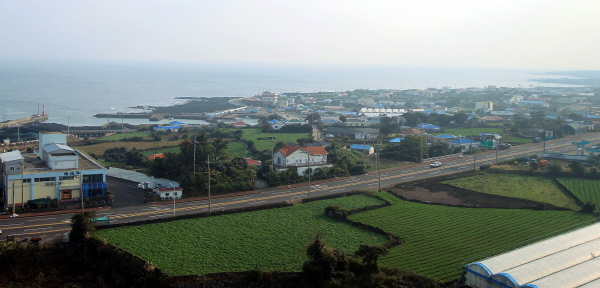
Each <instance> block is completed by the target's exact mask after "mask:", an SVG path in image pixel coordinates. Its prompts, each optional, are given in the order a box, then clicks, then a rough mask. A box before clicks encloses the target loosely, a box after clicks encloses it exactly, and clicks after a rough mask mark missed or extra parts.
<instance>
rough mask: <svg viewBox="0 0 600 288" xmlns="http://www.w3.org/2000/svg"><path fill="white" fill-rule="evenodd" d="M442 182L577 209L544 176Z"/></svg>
mask: <svg viewBox="0 0 600 288" xmlns="http://www.w3.org/2000/svg"><path fill="white" fill-rule="evenodd" d="M443 183H444V184H448V185H452V186H456V187H460V188H464V189H469V190H473V191H478V192H482V193H487V194H494V195H501V196H507V197H515V198H521V199H528V200H533V201H538V202H544V203H548V204H552V205H555V206H558V207H564V208H568V209H572V210H579V206H578V205H577V204H576V203H575V200H574V199H572V198H571V197H569V196H567V195H565V193H563V192H562V191H561V190H560V188H559V187H558V186H557V185H556V183H554V182H553V181H552V179H549V178H545V177H534V176H520V175H513V174H484V175H477V176H472V177H465V178H459V179H454V180H449V181H445V182H443Z"/></svg>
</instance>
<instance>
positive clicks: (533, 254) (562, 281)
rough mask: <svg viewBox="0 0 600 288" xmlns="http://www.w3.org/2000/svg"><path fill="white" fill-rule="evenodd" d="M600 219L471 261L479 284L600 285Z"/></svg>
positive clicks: (533, 287) (470, 279)
mask: <svg viewBox="0 0 600 288" xmlns="http://www.w3.org/2000/svg"><path fill="white" fill-rule="evenodd" d="M599 256H600V223H597V224H593V225H590V226H587V227H584V228H580V229H577V230H575V231H572V232H569V233H565V234H562V235H560V236H556V237H553V238H550V239H546V240H543V241H540V242H536V243H533V244H530V245H527V246H525V247H522V248H519V249H516V250H513V251H510V252H507V253H504V254H500V255H497V256H494V257H491V258H488V259H484V260H482V261H479V262H476V263H471V264H467V265H466V266H465V267H464V268H463V270H465V272H466V284H467V285H469V286H471V287H475V288H498V287H509V288H512V287H530V288H557V287H578V288H591V287H600V257H599Z"/></svg>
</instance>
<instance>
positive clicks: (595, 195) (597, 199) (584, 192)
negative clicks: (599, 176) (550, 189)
mask: <svg viewBox="0 0 600 288" xmlns="http://www.w3.org/2000/svg"><path fill="white" fill-rule="evenodd" d="M556 181H558V182H560V184H562V185H563V186H565V187H566V188H567V189H569V191H571V193H573V195H575V197H577V198H579V200H581V202H583V203H587V202H592V203H596V210H598V206H599V204H600V180H590V179H573V178H557V179H556Z"/></svg>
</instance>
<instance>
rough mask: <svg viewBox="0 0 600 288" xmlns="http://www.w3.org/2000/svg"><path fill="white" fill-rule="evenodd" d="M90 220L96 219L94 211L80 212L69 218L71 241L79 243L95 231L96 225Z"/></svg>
mask: <svg viewBox="0 0 600 288" xmlns="http://www.w3.org/2000/svg"><path fill="white" fill-rule="evenodd" d="M86 200H87V199H86ZM92 218H96V212H95V211H85V212H80V213H77V214H75V215H73V217H71V236H70V240H71V241H73V242H81V241H83V240H85V239H87V238H89V237H90V236H91V235H92V233H94V231H96V224H94V222H92Z"/></svg>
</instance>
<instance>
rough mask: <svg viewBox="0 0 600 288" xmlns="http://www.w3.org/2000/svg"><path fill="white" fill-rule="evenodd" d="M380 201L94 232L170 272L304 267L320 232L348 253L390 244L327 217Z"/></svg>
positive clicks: (345, 200) (359, 199)
mask: <svg viewBox="0 0 600 288" xmlns="http://www.w3.org/2000/svg"><path fill="white" fill-rule="evenodd" d="M380 204H383V202H382V201H381V200H380V199H377V198H373V197H367V196H362V195H357V196H348V197H342V198H335V199H329V200H322V201H315V202H310V203H306V204H295V205H294V206H291V207H285V208H278V209H269V210H263V211H254V212H246V213H237V214H230V215H222V216H215V217H207V218H198V219H188V220H178V221H173V222H165V223H157V224H148V225H141V226H131V227H120V228H114V229H107V230H99V231H97V232H96V233H95V234H96V235H98V236H100V237H102V238H105V239H107V241H108V242H109V243H111V244H114V245H116V246H118V247H120V248H122V249H124V250H127V251H129V252H131V253H133V254H135V255H137V256H139V257H141V258H142V259H146V260H147V261H149V262H151V263H152V264H154V265H155V266H156V267H158V268H160V269H162V270H163V271H165V272H166V273H168V274H170V275H187V274H200V275H202V274H206V273H215V272H233V271H249V270H252V269H255V268H258V269H261V270H263V271H301V270H302V263H303V262H304V261H305V260H306V259H307V258H306V245H307V244H309V243H310V242H311V241H312V240H314V238H315V236H316V235H317V233H321V235H322V237H323V238H324V239H325V240H326V241H327V242H329V243H330V244H331V246H332V247H334V248H337V249H339V250H341V251H343V252H345V253H350V254H351V253H353V252H354V251H356V250H357V249H358V247H359V245H360V244H371V245H382V244H384V243H385V242H386V237H385V236H383V235H379V234H376V233H373V232H369V231H366V230H363V229H360V228H357V227H354V226H351V225H348V224H346V223H342V222H338V221H335V220H332V219H330V218H328V217H326V216H324V215H323V210H324V209H325V207H327V206H329V205H338V206H340V207H342V208H345V209H356V208H361V207H365V206H373V205H380ZM132 235H135V237H132ZM158 243H161V245H157V244H158Z"/></svg>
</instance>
